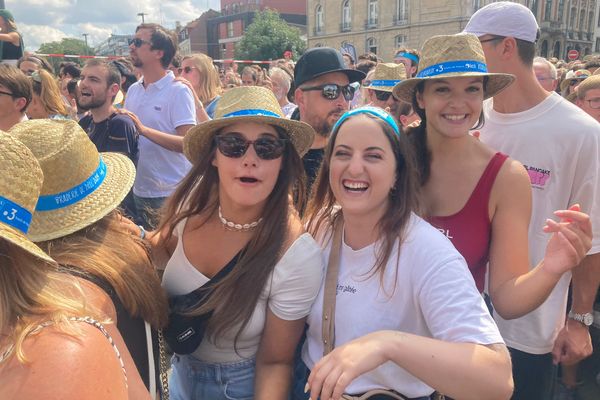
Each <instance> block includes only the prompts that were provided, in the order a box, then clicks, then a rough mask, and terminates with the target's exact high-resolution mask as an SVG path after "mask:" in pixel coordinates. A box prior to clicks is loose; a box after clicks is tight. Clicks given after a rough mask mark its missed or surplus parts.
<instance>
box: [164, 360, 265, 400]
mask: <svg viewBox="0 0 600 400" xmlns="http://www.w3.org/2000/svg"><path fill="white" fill-rule="evenodd" d="M255 364H256V363H255V360H254V359H248V360H242V361H239V362H235V363H219V364H211V363H205V362H202V361H199V360H197V359H196V358H194V357H193V356H191V355H189V354H188V355H180V354H175V355H174V356H173V358H172V359H171V365H172V367H173V368H172V373H171V376H170V378H169V395H170V398H171V400H197V399H198V400H203V399H206V400H208V399H210V400H251V399H253V398H254V376H255V369H256V365H255Z"/></svg>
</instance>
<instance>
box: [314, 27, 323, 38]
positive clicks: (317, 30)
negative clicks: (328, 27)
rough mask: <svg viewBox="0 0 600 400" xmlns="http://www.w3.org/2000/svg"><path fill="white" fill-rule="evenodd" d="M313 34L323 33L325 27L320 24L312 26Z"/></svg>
mask: <svg viewBox="0 0 600 400" xmlns="http://www.w3.org/2000/svg"><path fill="white" fill-rule="evenodd" d="M313 34H314V35H315V36H320V35H323V34H325V28H324V27H322V26H315V27H314V28H313Z"/></svg>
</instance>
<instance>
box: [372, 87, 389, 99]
mask: <svg viewBox="0 0 600 400" xmlns="http://www.w3.org/2000/svg"><path fill="white" fill-rule="evenodd" d="M373 91H374V92H375V97H377V100H379V101H388V99H389V98H390V96H391V95H392V92H384V91H383V90H373Z"/></svg>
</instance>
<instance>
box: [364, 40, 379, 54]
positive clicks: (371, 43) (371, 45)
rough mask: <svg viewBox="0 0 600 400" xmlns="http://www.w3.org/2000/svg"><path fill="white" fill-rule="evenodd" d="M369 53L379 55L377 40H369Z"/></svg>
mask: <svg viewBox="0 0 600 400" xmlns="http://www.w3.org/2000/svg"><path fill="white" fill-rule="evenodd" d="M366 47H367V49H366V50H367V53H373V54H377V39H375V38H374V37H370V38H368V39H367V46H366Z"/></svg>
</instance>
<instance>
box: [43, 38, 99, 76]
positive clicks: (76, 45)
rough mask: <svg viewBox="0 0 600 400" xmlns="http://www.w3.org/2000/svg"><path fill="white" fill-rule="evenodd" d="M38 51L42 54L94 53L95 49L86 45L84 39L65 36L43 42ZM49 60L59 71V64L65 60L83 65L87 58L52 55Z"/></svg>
mask: <svg viewBox="0 0 600 400" xmlns="http://www.w3.org/2000/svg"><path fill="white" fill-rule="evenodd" d="M38 52H39V53H42V54H78V55H94V49H92V48H91V47H89V46H86V44H85V42H84V41H83V40H81V39H75V38H63V39H62V40H61V41H60V42H48V43H42V45H41V46H40V49H39V50H38ZM48 61H50V63H51V64H52V66H53V67H54V70H55V71H56V72H58V65H59V64H60V63H61V62H63V61H72V62H75V63H77V64H79V65H83V62H84V61H85V60H83V59H81V58H63V57H50V58H49V60H48Z"/></svg>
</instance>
